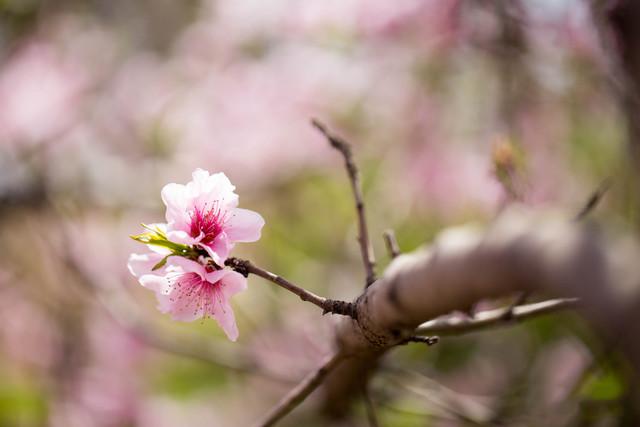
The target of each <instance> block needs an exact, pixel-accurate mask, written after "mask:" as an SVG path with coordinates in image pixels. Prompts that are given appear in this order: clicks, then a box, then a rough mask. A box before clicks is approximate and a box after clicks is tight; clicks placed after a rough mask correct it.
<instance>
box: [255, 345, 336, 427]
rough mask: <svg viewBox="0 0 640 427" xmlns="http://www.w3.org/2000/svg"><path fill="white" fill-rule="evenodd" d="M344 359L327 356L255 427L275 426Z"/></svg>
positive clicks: (333, 355)
mask: <svg viewBox="0 0 640 427" xmlns="http://www.w3.org/2000/svg"><path fill="white" fill-rule="evenodd" d="M343 359H344V355H343V354H342V353H339V352H338V353H335V354H332V355H330V356H327V357H326V358H325V360H324V361H323V363H322V365H321V366H320V367H319V368H318V369H316V370H314V371H313V372H311V373H309V374H308V375H307V376H306V377H305V378H304V379H303V380H302V381H300V383H299V384H298V385H297V386H296V387H295V388H294V389H293V390H291V391H290V392H289V393H288V394H287V395H286V396H284V397H283V398H282V399H281V400H280V402H278V404H277V405H276V406H274V407H273V408H272V409H271V410H270V411H269V413H268V414H267V415H266V416H265V417H264V419H263V420H262V421H260V422H259V423H258V424H256V426H258V427H269V426H273V425H275V423H276V422H278V421H279V420H281V419H282V418H283V417H284V416H285V415H287V414H288V413H289V412H291V411H292V410H294V409H295V408H296V407H297V406H298V405H300V404H301V403H302V402H304V400H305V399H306V398H307V396H309V395H310V394H311V393H312V392H313V391H314V390H315V389H316V388H318V386H319V385H320V384H322V381H323V380H324V379H325V377H326V376H327V375H328V374H329V373H330V372H331V371H332V370H333V369H334V368H335V367H336V366H338V364H339V363H340V362H341V361H342V360H343Z"/></svg>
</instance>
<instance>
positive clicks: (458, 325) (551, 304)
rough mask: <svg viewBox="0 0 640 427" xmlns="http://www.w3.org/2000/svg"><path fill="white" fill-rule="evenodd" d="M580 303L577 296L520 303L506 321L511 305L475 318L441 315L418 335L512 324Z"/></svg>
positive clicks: (420, 329)
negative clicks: (505, 314) (506, 313)
mask: <svg viewBox="0 0 640 427" xmlns="http://www.w3.org/2000/svg"><path fill="white" fill-rule="evenodd" d="M577 304H578V299H577V298H560V299H553V300H548V301H543V302H538V303H535V304H526V305H518V306H516V307H514V308H513V310H512V317H511V319H510V320H509V321H505V317H504V313H505V311H508V310H509V308H510V307H507V308H506V309H505V308H497V309H495V310H486V311H481V312H478V313H476V314H475V316H474V317H473V318H468V317H453V318H452V317H451V316H445V317H439V318H437V319H433V320H430V321H428V322H425V323H423V324H422V325H420V326H418V328H416V330H415V334H416V335H461V334H466V333H469V332H475V331H478V330H484V329H490V328H497V327H503V326H510V325H513V324H515V322H520V321H523V320H526V319H530V318H533V317H537V316H542V315H544V314H549V313H554V312H557V311H560V310H566V309H568V308H574V307H576V306H577Z"/></svg>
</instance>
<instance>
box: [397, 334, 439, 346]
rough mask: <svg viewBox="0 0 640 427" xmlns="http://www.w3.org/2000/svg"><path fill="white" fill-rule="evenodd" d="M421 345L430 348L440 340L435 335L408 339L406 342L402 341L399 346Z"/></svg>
mask: <svg viewBox="0 0 640 427" xmlns="http://www.w3.org/2000/svg"><path fill="white" fill-rule="evenodd" d="M416 342H417V343H421V344H426V345H428V346H432V345H436V344H438V343H439V342H440V338H439V337H438V336H437V335H434V336H431V337H417V336H414V337H409V338H407V339H406V340H404V341H403V342H402V343H400V344H401V345H405V344H409V343H416Z"/></svg>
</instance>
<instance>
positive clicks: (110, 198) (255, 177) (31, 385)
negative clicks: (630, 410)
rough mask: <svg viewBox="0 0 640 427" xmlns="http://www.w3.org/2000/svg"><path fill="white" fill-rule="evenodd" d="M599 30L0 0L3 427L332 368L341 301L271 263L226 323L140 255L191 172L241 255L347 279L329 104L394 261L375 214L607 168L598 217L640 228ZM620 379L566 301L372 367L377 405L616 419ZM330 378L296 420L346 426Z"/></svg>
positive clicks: (417, 216) (549, 3) (556, 193)
mask: <svg viewBox="0 0 640 427" xmlns="http://www.w3.org/2000/svg"><path fill="white" fill-rule="evenodd" d="M599 34H600V32H599V31H598V23H597V22H596V20H595V19H594V15H593V13H592V10H591V2H587V1H581V0H536V1H533V0H531V1H528V0H522V1H518V0H510V1H509V0H493V1H489V0H482V1H480V0H479V1H473V2H472V1H464V0H402V1H398V2H389V1H383V0H373V1H358V0H341V1H323V2H302V1H295V0H272V1H269V2H266V1H257V0H253V1H225V0H219V1H214V0H186V1H181V2H177V1H170V0H139V1H135V2H132V1H127V0H85V1H82V0H0V251H1V252H0V253H1V255H0V426H20V427H23V426H24V427H26V426H45V425H46V426H52V427H59V426H69V427H75V426H99V427H134V426H135V427H151V426H153V427H163V426H195V427H197V426H242V425H248V424H249V423H250V422H252V421H253V420H255V419H256V418H257V417H259V416H260V414H262V413H263V412H264V411H265V410H266V409H268V408H269V407H270V406H271V405H272V404H273V403H275V402H276V401H277V400H278V399H279V397H281V396H282V395H283V394H284V393H285V392H286V391H287V390H288V389H289V388H290V387H291V386H292V382H295V381H296V380H297V379H299V378H301V377H302V376H303V375H304V374H305V373H306V372H307V371H308V370H310V369H311V368H312V367H314V366H316V365H317V364H318V363H319V361H320V360H321V359H322V357H323V356H324V355H325V354H327V352H328V351H329V349H330V348H331V345H332V341H331V340H332V325H333V319H331V318H330V317H329V316H325V317H322V318H321V317H319V313H318V310H317V308H316V307H314V306H311V305H309V304H303V303H300V301H299V300H298V299H297V298H295V297H294V296H293V295H291V294H288V293H285V292H283V291H281V290H280V289H275V287H274V286H273V285H272V284H270V283H267V282H264V281H262V280H261V279H259V278H256V277H251V278H250V279H249V290H248V291H247V292H244V293H243V294H240V295H238V296H237V297H236V298H234V308H235V313H236V317H237V320H238V324H239V328H240V339H239V341H238V342H237V343H235V344H232V343H230V342H228V341H226V339H225V338H224V336H223V334H222V332H221V331H220V330H219V329H218V328H217V326H216V325H215V322H213V321H211V320H207V321H202V322H200V321H198V322H194V323H188V324H183V323H177V322H173V321H171V320H169V319H168V317H167V316H164V315H162V314H161V313H159V312H158V311H157V310H156V309H155V304H156V302H155V297H154V295H153V293H152V292H148V291H146V290H145V289H143V288H142V287H141V286H139V285H138V284H137V282H136V280H135V279H134V278H133V277H131V276H130V275H129V273H128V272H127V269H126V261H127V258H128V256H129V254H130V253H131V252H141V251H143V248H142V247H141V246H140V245H139V244H136V243H135V242H133V241H132V240H130V239H129V238H128V236H129V235H130V234H134V233H138V232H140V230H141V229H140V225H139V224H140V223H141V222H145V223H152V222H158V221H162V220H163V218H164V210H163V205H162V202H161V200H160V190H161V188H162V186H163V185H164V184H166V183H168V182H179V183H186V182H187V181H188V180H189V179H190V173H191V171H192V170H193V169H195V168H196V167H201V168H205V169H208V170H209V171H211V172H218V171H222V172H224V173H226V174H227V175H228V176H229V177H230V179H231V180H232V182H233V183H234V184H235V185H236V186H237V192H238V194H239V195H240V206H241V207H244V208H247V209H252V210H255V211H258V212H260V213H261V214H262V215H263V216H264V218H265V220H266V226H265V228H264V231H263V237H262V239H261V240H260V241H259V242H257V243H254V244H241V245H239V246H238V247H237V248H236V251H235V254H236V255H238V256H242V257H247V258H250V259H251V260H253V261H255V262H256V263H257V264H258V265H260V266H263V267H265V268H267V269H269V270H271V271H274V272H277V273H279V274H281V275H283V276H285V277H287V278H289V279H290V280H292V281H294V282H296V283H299V284H300V285H301V286H303V287H305V288H307V289H309V290H311V291H313V292H316V293H319V294H321V295H327V296H330V297H332V298H345V299H351V298H353V297H355V296H357V295H358V294H359V292H361V289H362V286H363V283H364V273H363V272H362V270H361V266H360V260H359V252H358V247H357V244H356V240H355V236H356V232H357V231H356V223H355V215H354V209H353V201H352V199H351V193H350V188H349V185H348V181H347V179H346V175H345V173H344V171H343V167H342V166H343V165H342V159H341V158H340V157H339V155H338V154H337V153H336V152H334V151H333V150H332V149H331V148H330V147H329V146H328V145H327V143H326V141H325V140H324V139H323V138H322V137H321V136H320V135H319V134H318V133H317V132H316V131H315V130H314V129H313V128H312V127H311V126H310V125H309V121H310V119H311V118H312V117H317V118H319V119H320V120H322V121H324V122H325V123H327V124H328V125H329V126H330V128H331V129H333V130H334V131H335V132H337V133H339V134H340V135H342V136H344V137H345V138H347V139H348V140H349V141H350V142H351V143H352V144H353V146H354V149H355V152H356V158H357V160H358V162H359V164H360V168H361V172H362V176H363V184H364V191H365V197H366V203H367V207H368V213H369V217H370V218H369V221H370V229H371V235H372V236H373V239H374V246H375V249H376V253H377V256H378V261H379V271H382V269H383V268H384V266H385V265H386V264H387V263H388V262H389V260H388V256H386V254H385V250H384V244H383V241H382V239H381V234H382V232H383V230H385V229H386V228H393V229H394V230H395V231H396V234H397V237H398V241H399V243H400V246H401V248H402V250H405V251H409V250H412V249H415V248H416V247H418V246H419V245H421V244H424V243H427V242H429V241H430V239H432V238H433V236H434V235H435V233H436V232H437V231H438V230H440V229H441V228H443V227H445V226H448V225H454V224H460V223H463V222H466V221H479V222H483V221H485V222H486V221H488V220H490V219H491V218H493V217H494V216H495V215H496V214H497V213H498V212H499V211H500V210H501V209H502V208H503V207H504V206H505V205H506V204H508V203H512V202H514V201H519V202H522V203H525V204H528V205H530V206H532V207H554V208H555V207H557V208H561V209H564V210H566V211H567V212H571V213H572V212H577V211H578V210H579V209H580V207H581V206H582V205H583V204H584V202H585V201H586V199H587V198H588V197H589V195H590V194H591V193H592V192H593V191H594V189H595V188H597V187H598V186H599V185H600V183H601V182H602V181H603V180H605V179H609V180H610V181H611V182H612V183H613V184H612V186H611V190H610V191H609V193H608V194H607V196H606V200H605V202H604V203H603V204H602V206H599V207H598V211H597V212H596V213H595V214H594V215H595V216H596V217H597V218H598V219H599V220H601V221H603V222H605V223H607V224H610V225H611V226H613V227H617V228H619V229H621V230H630V229H637V227H636V225H635V224H636V218H637V213H638V211H637V205H636V204H635V202H634V200H635V197H633V194H632V193H631V191H630V190H629V186H628V185H627V184H626V183H627V182H629V178H628V177H629V175H630V172H629V170H630V168H629V167H628V166H627V163H628V162H627V158H628V155H627V145H626V144H627V143H626V139H627V125H626V123H625V113H624V111H621V109H620V108H619V105H620V100H619V96H618V95H616V92H615V91H614V90H611V86H610V82H609V65H610V58H609V56H608V55H609V54H610V52H609V49H607V48H604V47H603V46H604V44H603V43H602V42H601V37H600V36H599ZM501 303H502V304H503V303H504V301H502V302H485V303H482V304H481V305H482V306H483V307H489V306H496V304H501ZM595 360H597V362H595ZM625 391H626V384H625V378H624V376H623V375H622V374H621V370H620V362H619V361H618V360H617V359H616V357H615V356H611V355H605V356H602V351H601V345H600V343H599V342H598V341H597V340H596V339H595V338H594V336H592V334H591V333H590V332H589V330H588V329H587V328H586V327H585V326H584V325H583V324H582V322H581V321H579V320H578V319H577V318H576V317H574V316H573V315H571V314H557V315H553V316H548V317H544V318H540V319H538V320H535V321H531V322H527V323H526V324H522V325H519V326H515V327H512V328H506V329H500V330H492V331H488V332H480V333H477V334H472V335H468V336H463V337H455V338H453V337H452V338H449V337H447V338H445V339H443V340H442V341H441V343H440V344H438V345H437V346H434V347H429V348H427V347H426V346H425V347H423V346H420V345H414V346H407V347H403V348H399V349H397V350H394V351H393V352H392V354H390V355H389V356H388V357H387V358H386V359H385V364H384V366H383V368H382V370H381V372H380V374H379V375H378V376H377V377H376V378H375V380H374V381H373V383H372V387H371V395H372V399H373V401H374V402H375V406H376V408H377V411H378V416H379V418H380V422H381V424H382V425H384V426H465V425H514V426H534V425H541V424H542V423H544V424H545V425H549V426H565V425H566V426H569V425H598V426H608V425H617V423H619V422H621V421H620V420H621V415H620V414H622V413H623V412H624V405H625V399H624V397H625ZM317 399H318V397H317V396H314V397H312V398H311V399H310V400H309V401H308V402H305V404H303V405H302V406H301V407H300V408H298V409H297V410H296V411H295V412H294V413H293V414H292V415H291V416H290V417H288V418H287V419H286V420H285V421H283V423H282V425H283V426H287V425H289V426H299V425H305V426H306V425H308V426H314V425H317V426H321V425H331V423H330V422H329V421H326V420H323V419H322V418H321V417H320V416H319V414H318V412H317V411H316V407H315V406H314V402H316V401H317ZM350 423H351V424H349V425H356V426H359V425H362V426H366V425H367V422H366V417H365V411H364V407H363V405H362V403H358V404H357V405H356V407H355V408H354V416H353V419H352V420H351V421H350Z"/></svg>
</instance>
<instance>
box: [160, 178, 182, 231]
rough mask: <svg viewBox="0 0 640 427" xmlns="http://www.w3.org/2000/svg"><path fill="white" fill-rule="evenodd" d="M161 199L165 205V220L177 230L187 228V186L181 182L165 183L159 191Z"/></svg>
mask: <svg viewBox="0 0 640 427" xmlns="http://www.w3.org/2000/svg"><path fill="white" fill-rule="evenodd" d="M160 194H161V196H162V201H163V202H164V204H165V205H166V206H167V212H166V214H165V216H166V219H167V222H168V223H169V225H170V226H171V227H173V228H176V229H179V230H185V229H187V222H188V219H189V218H188V216H187V215H186V213H187V209H188V207H189V206H188V205H189V198H188V193H187V187H185V186H184V185H181V184H175V183H171V184H167V185H165V186H164V187H163V188H162V192H161V193H160Z"/></svg>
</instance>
